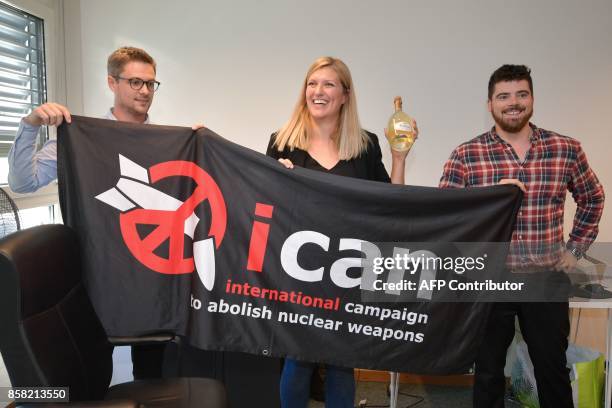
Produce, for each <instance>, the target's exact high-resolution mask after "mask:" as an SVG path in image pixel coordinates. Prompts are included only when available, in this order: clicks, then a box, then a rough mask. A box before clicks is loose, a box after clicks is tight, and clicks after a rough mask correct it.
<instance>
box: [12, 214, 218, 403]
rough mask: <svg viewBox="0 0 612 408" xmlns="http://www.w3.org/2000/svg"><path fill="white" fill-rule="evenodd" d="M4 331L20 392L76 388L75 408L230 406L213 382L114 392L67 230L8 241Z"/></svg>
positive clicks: (48, 228) (101, 334)
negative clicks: (32, 388)
mask: <svg viewBox="0 0 612 408" xmlns="http://www.w3.org/2000/svg"><path fill="white" fill-rule="evenodd" d="M0 327H2V329H1V330H0V351H1V352H2V357H3V359H4V363H5V366H6V369H7V372H8V374H9V378H10V380H11V384H12V386H13V387H60V386H62V387H69V395H70V401H71V405H72V406H79V407H87V406H91V407H93V406H95V407H102V406H110V407H139V408H140V407H160V408H161V407H173V408H180V407H202V408H223V407H226V406H227V404H226V395H225V389H224V387H223V385H222V383H220V382H219V381H217V380H213V379H206V378H172V379H156V380H141V381H135V382H131V383H124V384H117V385H115V386H113V387H111V388H110V389H109V388H108V386H109V384H110V380H111V375H112V370H113V367H112V345H111V344H110V342H109V341H108V338H107V336H106V333H105V331H104V329H103V327H102V324H101V323H100V320H99V319H98V317H97V315H96V313H95V311H94V309H93V306H92V304H91V301H90V299H89V297H88V295H87V292H86V290H85V288H84V285H83V282H82V278H81V260H80V257H79V245H78V241H77V238H76V234H75V233H74V232H73V231H72V230H71V229H70V228H68V227H66V226H64V225H58V224H55V225H41V226H38V227H34V228H29V229H26V230H22V231H18V232H16V233H14V234H12V235H9V236H7V237H5V238H4V239H2V240H0ZM24 406H26V405H24ZM27 406H29V405H27ZM58 406H66V405H58ZM68 406H70V405H68Z"/></svg>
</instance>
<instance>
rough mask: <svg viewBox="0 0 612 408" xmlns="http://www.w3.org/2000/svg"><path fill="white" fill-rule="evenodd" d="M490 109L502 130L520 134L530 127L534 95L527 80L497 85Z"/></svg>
mask: <svg viewBox="0 0 612 408" xmlns="http://www.w3.org/2000/svg"><path fill="white" fill-rule="evenodd" d="M488 108H489V112H491V115H493V119H494V120H495V123H496V124H497V126H498V127H499V128H500V129H501V130H503V131H505V132H508V133H518V132H520V131H521V130H522V129H524V128H525V126H528V124H529V119H530V118H531V116H532V115H533V94H532V93H531V90H530V88H529V83H528V82H527V80H525V79H523V80H520V81H502V82H498V83H496V84H495V88H494V89H493V94H492V95H491V99H489V102H488Z"/></svg>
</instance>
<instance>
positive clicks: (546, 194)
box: [440, 124, 604, 269]
mask: <svg viewBox="0 0 612 408" xmlns="http://www.w3.org/2000/svg"><path fill="white" fill-rule="evenodd" d="M530 126H531V128H532V130H533V132H532V135H531V147H530V148H529V150H528V152H527V155H526V156H525V160H524V161H523V162H522V163H521V162H520V159H519V157H518V156H517V155H516V153H515V151H514V149H513V148H512V147H511V146H510V144H509V143H507V142H506V141H504V140H503V139H502V138H501V137H500V136H499V135H498V134H497V132H496V131H495V127H493V128H492V129H491V130H490V131H489V132H487V133H484V134H482V135H480V136H478V137H476V138H474V139H472V140H470V141H469V142H466V143H463V144H462V145H460V146H459V147H457V148H456V149H455V150H454V151H453V153H452V154H451V156H450V158H449V159H448V161H447V162H446V164H445V165H444V173H443V174H442V178H441V179H440V187H455V188H460V187H477V186H492V185H495V184H498V183H499V181H500V180H502V179H505V178H507V179H510V178H514V179H518V180H520V181H522V182H523V183H524V184H525V186H526V187H527V193H526V194H525V196H524V197H523V202H522V204H521V208H520V209H519V213H518V215H517V218H516V224H515V227H514V231H513V232H512V240H511V245H510V252H509V255H508V259H507V265H508V267H510V268H511V269H521V268H530V267H550V266H552V265H554V264H555V263H556V262H557V261H558V260H559V257H560V255H561V251H562V250H563V249H564V245H563V209H564V204H565V196H566V190H569V191H570V192H571V193H572V196H573V197H574V201H576V204H577V209H576V215H575V217H574V226H573V228H572V232H571V233H570V236H569V237H570V239H569V242H568V246H576V247H578V248H579V249H581V250H583V251H586V249H588V247H589V245H590V244H591V243H592V242H593V241H594V240H595V238H596V237H597V232H598V223H599V219H600V218H601V214H602V212H603V206H604V191H603V187H602V186H601V184H600V183H599V180H597V176H595V173H593V171H592V170H591V168H590V167H589V164H588V162H587V159H586V156H585V154H584V152H583V151H582V148H581V147H580V143H579V142H578V141H576V140H574V139H572V138H569V137H566V136H561V135H559V134H557V133H554V132H551V131H548V130H544V129H539V128H537V127H536V126H534V125H532V124H530Z"/></svg>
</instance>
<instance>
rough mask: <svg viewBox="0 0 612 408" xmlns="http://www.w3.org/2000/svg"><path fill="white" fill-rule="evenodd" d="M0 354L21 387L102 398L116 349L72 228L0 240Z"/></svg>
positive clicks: (77, 397) (33, 230)
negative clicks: (87, 282) (85, 276)
mask: <svg viewBox="0 0 612 408" xmlns="http://www.w3.org/2000/svg"><path fill="white" fill-rule="evenodd" d="M0 327H1V330H0V351H1V352H2V357H3V359H4V364H5V366H6V369H7V372H8V374H9V378H10V380H11V384H12V385H13V386H68V387H70V399H71V400H88V399H102V398H103V397H104V395H105V393H106V391H107V389H108V385H109V383H110V379H111V376H112V347H111V345H110V344H109V343H108V339H107V337H106V333H105V332H104V329H103V328H102V325H101V323H100V320H99V319H98V317H97V316H96V313H95V311H94V309H93V306H92V304H91V302H90V300H89V297H88V295H87V292H86V291H85V288H84V286H83V283H82V280H81V259H80V256H79V245H78V242H77V239H76V236H75V234H74V232H73V231H72V230H71V229H70V228H68V227H66V226H64V225H42V226H39V227H34V228H30V229H26V230H22V231H18V232H16V233H14V234H11V235H9V236H7V237H5V238H4V239H2V240H1V241H0Z"/></svg>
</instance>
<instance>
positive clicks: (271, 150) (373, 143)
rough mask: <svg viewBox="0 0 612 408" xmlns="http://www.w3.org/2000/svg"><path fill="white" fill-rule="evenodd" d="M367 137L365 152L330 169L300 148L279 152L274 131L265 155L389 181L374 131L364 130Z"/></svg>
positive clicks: (327, 171) (308, 167)
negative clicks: (275, 144)
mask: <svg viewBox="0 0 612 408" xmlns="http://www.w3.org/2000/svg"><path fill="white" fill-rule="evenodd" d="M366 134H367V135H368V138H369V143H368V148H367V150H366V151H365V152H363V153H361V155H360V156H359V157H357V158H356V159H351V160H340V161H339V162H338V163H337V164H336V165H335V166H334V167H332V168H331V169H326V168H325V167H323V166H321V165H320V164H319V162H317V161H316V160H315V159H313V158H312V157H311V156H310V154H308V152H307V151H305V150H302V149H297V148H295V149H293V150H290V149H289V147H285V149H284V150H283V151H282V152H279V151H278V149H277V148H276V146H273V144H274V140H275V138H276V133H273V134H272V136H270V142H269V143H268V150H267V151H266V155H268V156H270V157H273V158H275V159H289V160H291V162H292V163H293V164H294V165H296V166H300V167H304V168H306V169H311V170H317V171H322V172H325V173H329V174H336V175H339V176H346V177H356V178H360V179H366V180H374V181H383V182H385V183H389V182H391V179H390V178H389V174H388V173H387V170H385V166H384V165H383V163H382V153H381V151H380V145H379V144H378V137H376V135H375V134H374V133H370V132H368V131H366Z"/></svg>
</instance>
